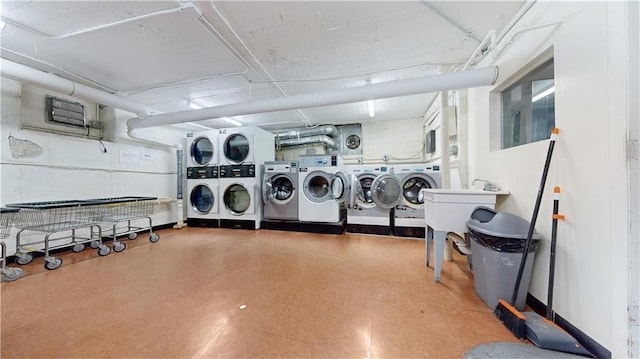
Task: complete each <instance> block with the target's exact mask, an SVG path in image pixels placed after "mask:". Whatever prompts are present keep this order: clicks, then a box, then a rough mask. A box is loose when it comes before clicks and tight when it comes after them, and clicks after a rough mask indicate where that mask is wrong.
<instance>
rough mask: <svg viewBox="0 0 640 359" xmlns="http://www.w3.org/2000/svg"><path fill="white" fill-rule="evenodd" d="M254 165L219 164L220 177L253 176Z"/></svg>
mask: <svg viewBox="0 0 640 359" xmlns="http://www.w3.org/2000/svg"><path fill="white" fill-rule="evenodd" d="M255 176H256V165H230V166H220V177H221V178H233V177H250V178H251V177H255Z"/></svg>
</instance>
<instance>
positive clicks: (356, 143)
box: [336, 123, 362, 156]
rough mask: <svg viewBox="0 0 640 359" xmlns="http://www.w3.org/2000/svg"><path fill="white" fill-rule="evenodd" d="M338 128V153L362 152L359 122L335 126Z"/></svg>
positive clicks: (354, 153) (351, 153)
mask: <svg viewBox="0 0 640 359" xmlns="http://www.w3.org/2000/svg"><path fill="white" fill-rule="evenodd" d="M336 128H337V129H338V133H339V134H340V135H339V136H338V141H340V148H339V151H338V154H340V155H343V156H344V155H361V154H362V126H361V125H360V124H359V123H356V124H353V125H343V126H336Z"/></svg>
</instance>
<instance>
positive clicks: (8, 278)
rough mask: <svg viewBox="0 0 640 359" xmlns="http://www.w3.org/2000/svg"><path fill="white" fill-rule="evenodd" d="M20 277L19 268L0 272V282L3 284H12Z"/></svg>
mask: <svg viewBox="0 0 640 359" xmlns="http://www.w3.org/2000/svg"><path fill="white" fill-rule="evenodd" d="M20 277H22V269H20V268H9V267H6V268H5V269H4V270H3V271H2V281H3V282H13V281H14V280H17V279H19V278H20Z"/></svg>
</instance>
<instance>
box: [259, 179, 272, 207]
mask: <svg viewBox="0 0 640 359" xmlns="http://www.w3.org/2000/svg"><path fill="white" fill-rule="evenodd" d="M261 192H262V193H261V195H262V204H263V205H266V204H267V203H269V194H270V193H271V181H270V178H269V175H268V174H266V173H265V174H263V175H262V191H261Z"/></svg>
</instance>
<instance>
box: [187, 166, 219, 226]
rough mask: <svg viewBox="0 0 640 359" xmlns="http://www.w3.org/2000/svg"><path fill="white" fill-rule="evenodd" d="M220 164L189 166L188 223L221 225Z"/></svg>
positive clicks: (193, 224) (190, 224)
mask: <svg viewBox="0 0 640 359" xmlns="http://www.w3.org/2000/svg"><path fill="white" fill-rule="evenodd" d="M219 186H220V180H219V179H218V166H207V167H187V196H188V197H187V203H188V204H187V224H188V225H189V226H191V227H219V226H220V223H219V222H220V205H219V202H220V196H219Z"/></svg>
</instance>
